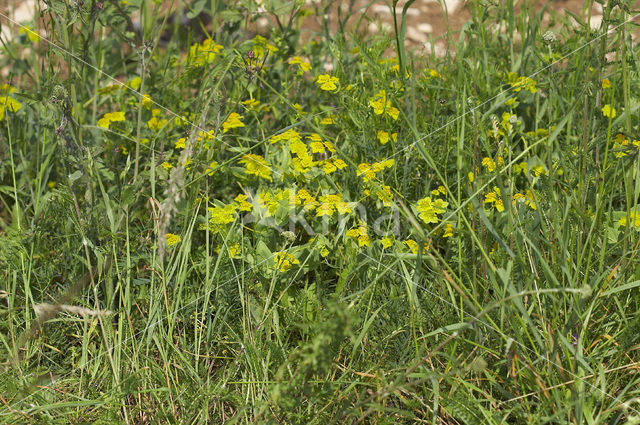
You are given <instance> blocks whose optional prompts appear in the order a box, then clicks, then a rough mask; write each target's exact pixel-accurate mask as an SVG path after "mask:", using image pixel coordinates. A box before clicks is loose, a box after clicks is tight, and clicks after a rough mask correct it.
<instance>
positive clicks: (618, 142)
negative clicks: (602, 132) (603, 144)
mask: <svg viewBox="0 0 640 425" xmlns="http://www.w3.org/2000/svg"><path fill="white" fill-rule="evenodd" d="M631 146H635V148H636V149H638V148H639V147H640V140H629V139H627V137H626V136H625V135H624V134H622V133H618V134H616V137H615V138H614V139H613V154H614V155H615V157H616V158H622V157H623V156H627V155H628V152H630V151H631Z"/></svg>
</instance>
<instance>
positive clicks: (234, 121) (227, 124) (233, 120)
mask: <svg viewBox="0 0 640 425" xmlns="http://www.w3.org/2000/svg"><path fill="white" fill-rule="evenodd" d="M243 119H244V117H243V116H242V115H240V114H238V113H237V112H232V113H230V114H229V116H228V117H227V119H226V120H225V121H224V122H223V123H222V128H223V130H222V132H223V133H226V132H227V131H229V130H231V129H232V128H239V127H244V123H243V122H242V120H243Z"/></svg>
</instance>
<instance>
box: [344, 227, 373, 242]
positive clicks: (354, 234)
mask: <svg viewBox="0 0 640 425" xmlns="http://www.w3.org/2000/svg"><path fill="white" fill-rule="evenodd" d="M347 236H348V237H350V238H354V239H358V246H360V247H362V246H369V245H370V244H371V239H369V234H368V232H367V227H366V226H364V225H362V226H358V227H356V228H353V229H350V230H348V231H347Z"/></svg>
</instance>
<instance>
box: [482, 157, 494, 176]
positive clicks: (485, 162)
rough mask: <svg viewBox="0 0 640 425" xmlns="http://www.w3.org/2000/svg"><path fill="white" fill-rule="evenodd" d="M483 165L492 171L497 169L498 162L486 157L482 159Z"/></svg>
mask: <svg viewBox="0 0 640 425" xmlns="http://www.w3.org/2000/svg"><path fill="white" fill-rule="evenodd" d="M482 166H483V167H486V168H487V170H488V171H489V172H490V173H492V172H493V171H494V170H495V169H496V162H495V161H494V160H492V159H491V158H488V157H484V158H483V159H482Z"/></svg>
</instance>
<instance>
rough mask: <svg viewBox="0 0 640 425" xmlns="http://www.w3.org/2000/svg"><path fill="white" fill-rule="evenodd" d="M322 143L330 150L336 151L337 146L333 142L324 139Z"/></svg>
mask: <svg viewBox="0 0 640 425" xmlns="http://www.w3.org/2000/svg"><path fill="white" fill-rule="evenodd" d="M322 144H323V145H324V147H325V148H327V150H328V151H329V152H331V153H336V148H335V147H334V146H333V143H331V142H328V141H324V142H322Z"/></svg>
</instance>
